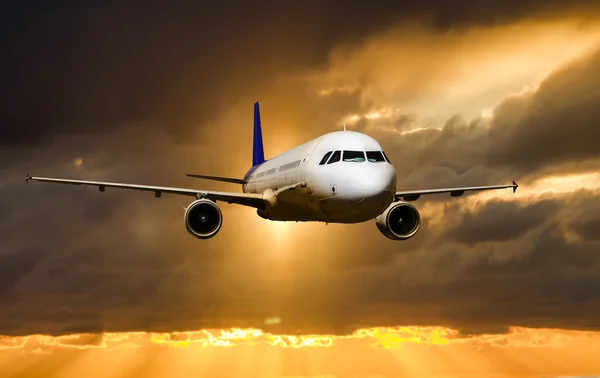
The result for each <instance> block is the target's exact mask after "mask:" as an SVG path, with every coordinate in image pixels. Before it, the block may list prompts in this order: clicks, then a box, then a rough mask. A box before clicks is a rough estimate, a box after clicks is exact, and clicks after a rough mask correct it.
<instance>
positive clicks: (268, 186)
mask: <svg viewBox="0 0 600 378" xmlns="http://www.w3.org/2000/svg"><path fill="white" fill-rule="evenodd" d="M337 151H339V153H338V152H337ZM328 153H329V154H328ZM361 153H362V158H361ZM326 154H328V158H329V159H328V161H323V158H324V156H325V155H326ZM245 180H246V182H247V183H246V184H244V186H243V191H244V192H245V193H264V195H265V198H266V199H267V201H268V203H269V206H268V208H267V210H258V214H259V215H260V216H261V217H263V218H267V219H271V220H279V221H321V222H334V223H357V222H364V221H368V220H370V219H373V218H375V217H377V216H378V215H379V214H381V213H382V212H383V211H384V210H385V209H386V208H387V207H388V206H389V205H390V204H391V203H392V202H393V200H394V193H395V192H396V170H395V169H394V167H393V166H392V165H391V164H390V163H389V161H388V160H387V157H385V154H384V153H383V150H382V148H381V146H380V145H379V143H378V142H377V141H376V140H375V139H373V138H371V137H369V136H367V135H365V134H361V133H358V132H353V131H338V132H332V133H329V134H326V135H323V136H321V137H319V138H317V139H314V140H311V141H309V142H307V143H305V144H303V145H301V146H298V147H296V148H294V149H292V150H289V151H287V152H285V153H282V154H280V155H278V156H276V157H274V158H272V159H270V160H267V161H265V162H264V163H262V164H260V165H257V166H255V167H253V168H252V169H250V171H248V173H247V174H246V177H245Z"/></svg>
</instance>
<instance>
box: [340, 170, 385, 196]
mask: <svg viewBox="0 0 600 378" xmlns="http://www.w3.org/2000/svg"><path fill="white" fill-rule="evenodd" d="M395 186H396V175H395V171H393V172H392V171H389V170H388V169H370V170H368V171H363V172H353V173H351V174H350V176H348V180H347V191H348V194H349V195H350V196H351V197H353V198H355V199H361V198H369V197H376V196H380V195H382V194H384V193H389V192H390V191H392V190H395V189H394V188H395Z"/></svg>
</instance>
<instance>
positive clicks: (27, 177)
mask: <svg viewBox="0 0 600 378" xmlns="http://www.w3.org/2000/svg"><path fill="white" fill-rule="evenodd" d="M30 178H31V176H29V172H27V174H26V175H25V184H29V179H30Z"/></svg>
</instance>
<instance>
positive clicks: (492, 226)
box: [445, 200, 558, 245]
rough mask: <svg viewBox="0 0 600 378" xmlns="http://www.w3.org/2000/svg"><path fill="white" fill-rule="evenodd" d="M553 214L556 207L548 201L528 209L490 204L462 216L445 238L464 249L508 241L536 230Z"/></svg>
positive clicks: (510, 204) (520, 205)
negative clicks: (484, 243) (460, 244)
mask: <svg viewBox="0 0 600 378" xmlns="http://www.w3.org/2000/svg"><path fill="white" fill-rule="evenodd" d="M557 210H558V204H557V203H556V202H554V201H550V200H546V201H542V202H537V203H534V204H529V205H523V204H519V203H517V202H509V203H506V202H500V201H490V202H487V203H486V204H484V205H483V206H482V207H481V208H480V209H478V210H477V212H475V213H473V212H467V213H465V214H464V216H463V219H462V221H461V222H460V223H458V224H457V225H455V226H454V227H449V229H448V231H447V233H446V235H445V236H446V237H448V238H450V239H451V240H455V241H457V242H459V243H464V244H467V245H472V244H476V243H482V242H501V241H508V240H511V239H514V238H518V237H520V236H522V235H523V234H525V233H526V232H528V231H530V230H532V229H534V228H536V227H538V226H540V225H541V224H542V223H544V221H545V220H546V219H548V218H549V217H552V216H553V215H554V214H555V213H556V211H557Z"/></svg>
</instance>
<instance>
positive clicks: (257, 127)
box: [252, 102, 265, 167]
mask: <svg viewBox="0 0 600 378" xmlns="http://www.w3.org/2000/svg"><path fill="white" fill-rule="evenodd" d="M264 162H265V150H264V148H263V139H262V125H261V122H260V109H259V106H258V102H256V103H255V104H254V142H253V144H252V166H253V167H254V166H257V165H259V164H262V163H264Z"/></svg>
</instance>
